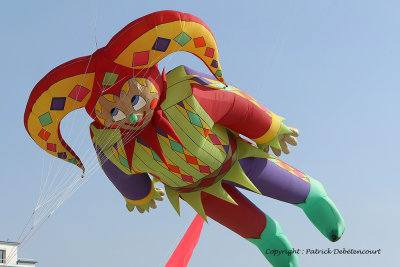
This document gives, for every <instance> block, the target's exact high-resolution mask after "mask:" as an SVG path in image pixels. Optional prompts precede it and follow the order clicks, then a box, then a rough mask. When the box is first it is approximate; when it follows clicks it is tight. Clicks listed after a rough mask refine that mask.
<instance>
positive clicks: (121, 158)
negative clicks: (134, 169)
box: [118, 154, 129, 168]
mask: <svg viewBox="0 0 400 267" xmlns="http://www.w3.org/2000/svg"><path fill="white" fill-rule="evenodd" d="M118 156H119V162H121V164H122V165H123V166H125V167H127V168H129V164H128V161H127V160H126V158H124V157H123V156H121V154H118Z"/></svg>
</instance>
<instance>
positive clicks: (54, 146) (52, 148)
mask: <svg viewBox="0 0 400 267" xmlns="http://www.w3.org/2000/svg"><path fill="white" fill-rule="evenodd" d="M47 150H50V151H53V152H56V151H57V148H56V144H52V143H47Z"/></svg>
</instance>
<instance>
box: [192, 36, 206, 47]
mask: <svg viewBox="0 0 400 267" xmlns="http://www.w3.org/2000/svg"><path fill="white" fill-rule="evenodd" d="M193 41H194V46H195V47H196V48H197V47H203V46H206V41H204V38H203V37H198V38H194V39H193Z"/></svg>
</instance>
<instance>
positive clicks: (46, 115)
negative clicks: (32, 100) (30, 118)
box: [39, 112, 53, 127]
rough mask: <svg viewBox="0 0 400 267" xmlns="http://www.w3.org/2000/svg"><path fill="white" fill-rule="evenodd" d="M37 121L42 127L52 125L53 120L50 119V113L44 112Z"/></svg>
mask: <svg viewBox="0 0 400 267" xmlns="http://www.w3.org/2000/svg"><path fill="white" fill-rule="evenodd" d="M39 121H40V124H41V125H42V127H44V126H46V125H49V124H50V123H52V122H53V120H52V119H51V116H50V112H46V113H44V114H43V115H40V116H39Z"/></svg>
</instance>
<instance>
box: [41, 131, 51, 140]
mask: <svg viewBox="0 0 400 267" xmlns="http://www.w3.org/2000/svg"><path fill="white" fill-rule="evenodd" d="M39 137H40V138H42V139H43V140H44V141H47V139H49V137H50V133H49V132H48V131H46V130H45V129H42V130H40V132H39Z"/></svg>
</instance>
